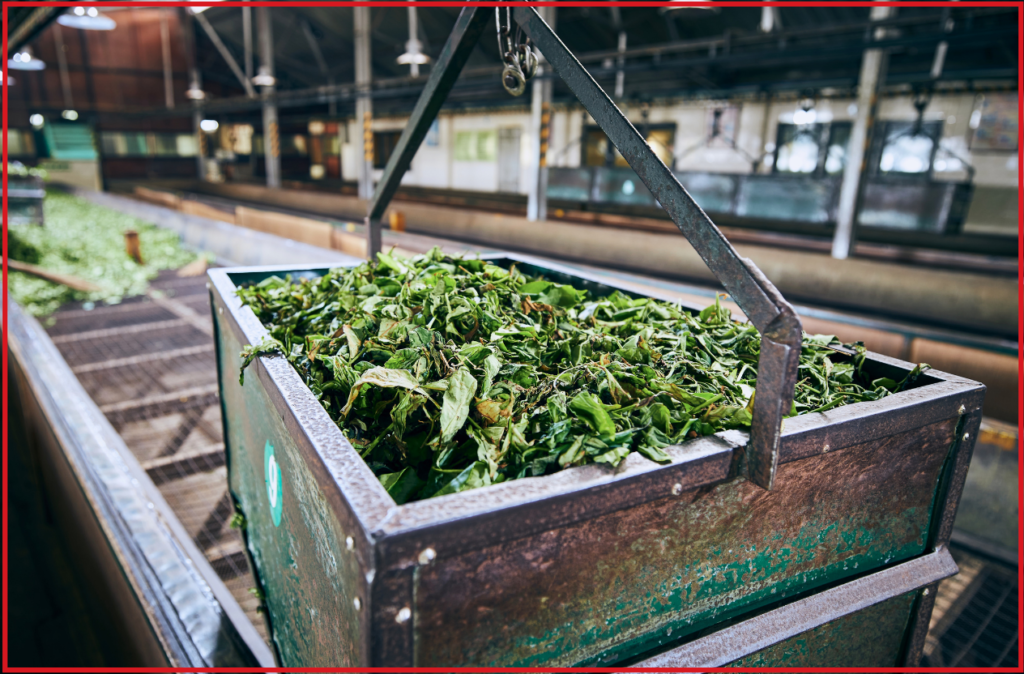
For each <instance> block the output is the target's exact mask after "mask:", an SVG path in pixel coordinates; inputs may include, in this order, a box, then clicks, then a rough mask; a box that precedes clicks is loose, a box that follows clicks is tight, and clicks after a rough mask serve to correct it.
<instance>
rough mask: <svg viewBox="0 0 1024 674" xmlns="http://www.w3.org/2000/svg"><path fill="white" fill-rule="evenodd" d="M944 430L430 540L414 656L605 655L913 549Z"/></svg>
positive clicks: (944, 447)
mask: <svg viewBox="0 0 1024 674" xmlns="http://www.w3.org/2000/svg"><path fill="white" fill-rule="evenodd" d="M955 424H956V419H950V420H948V421H945V422H941V423H938V424H934V425H932V426H928V427H925V428H922V429H916V430H912V431H907V432H904V433H901V434H897V435H894V436H891V437H890V438H887V439H886V440H884V441H875V442H870V443H865V444H862V445H856V446H853V447H848V448H844V449H842V450H838V451H834V452H830V453H828V454H823V455H820V456H817V457H811V458H808V459H805V460H803V461H797V462H790V463H788V464H785V465H783V466H780V468H779V473H778V486H779V488H778V489H775V490H772V491H771V492H766V491H764V490H761V489H759V488H758V487H756V486H755V485H753V484H751V483H750V482H747V481H745V480H743V479H742V478H738V477H733V479H731V480H729V481H725V482H720V483H719V484H717V485H714V486H706V487H702V488H698V489H691V490H688V491H685V492H682V493H681V494H679V495H678V496H676V497H672V496H670V497H669V498H665V499H662V500H659V501H654V502H648V503H645V504H643V505H640V506H637V507H633V508H628V509H622V510H618V511H616V512H612V513H609V514H607V515H603V516H597V517H592V518H589V519H587V520H583V521H580V522H578V523H575V524H572V525H567V526H561V527H557V528H550V529H549V530H547V531H545V532H543V533H540V534H538V535H536V536H532V537H528V538H519V539H516V540H511V541H508V542H506V543H502V544H498V545H493V546H488V547H485V548H482V549H477V550H474V551H472V552H467V553H464V554H461V555H457V556H452V555H450V553H449V551H448V549H447V548H446V547H444V546H442V545H437V544H433V545H432V546H431V547H433V549H434V550H435V551H436V558H435V560H434V561H433V562H432V563H430V564H429V565H425V566H421V567H420V568H419V573H418V575H417V581H418V582H417V584H416V588H415V598H416V599H415V603H416V618H417V623H416V631H417V637H418V642H417V654H416V655H417V659H416V664H418V665H423V666H442V665H444V664H450V663H454V662H459V663H466V664H474V665H481V666H484V665H488V666H489V665H496V664H499V663H500V664H508V665H512V666H520V665H521V666H556V665H557V666H562V665H580V664H596V663H602V664H603V663H606V662H615V661H617V660H618V659H621V658H624V657H631V656H634V655H636V654H638V653H642V652H645V651H647V650H650V649H651V648H653V647H656V646H658V645H660V644H661V643H664V642H666V641H669V640H671V639H672V638H678V637H679V636H682V635H685V634H687V633H691V632H693V631H695V630H699V629H703V628H706V627H708V626H710V625H712V624H714V623H715V622H717V621H720V620H723V619H725V618H727V617H730V616H732V615H737V614H738V613H741V612H745V611H749V610H752V609H754V608H757V607H758V606H761V605H764V604H765V603H769V602H774V601H778V600H781V599H784V598H786V597H788V596H792V595H793V594H794V593H797V592H803V591H807V590H809V589H812V588H814V587H816V586H820V585H823V584H825V583H829V582H835V581H837V580H840V579H842V578H845V577H850V576H853V575H856V574H860V573H863V572H865V571H867V570H870V569H872V568H878V567H881V566H884V565H886V564H890V563H893V562H896V561H898V560H901V559H909V558H911V557H913V556H915V555H919V554H922V553H923V552H925V550H926V548H925V544H926V541H927V538H928V533H929V524H930V518H929V514H930V510H931V504H932V501H933V498H934V494H935V485H936V483H937V482H938V479H939V474H940V472H941V469H942V466H943V464H944V463H945V461H946V458H947V451H948V448H949V445H950V442H951V439H952V434H953V428H954V427H955ZM894 484H899V485H900V488H899V489H891V488H890V486H891V485H894ZM524 515H525V513H524ZM513 518H515V516H514V515H513ZM492 526H494V524H492ZM499 526H500V525H499ZM477 531H478V529H477V528H476V527H473V526H465V527H463V535H464V536H465V537H467V538H474V537H475V536H476V535H477ZM422 539H423V540H424V542H429V541H433V539H432V538H431V537H429V535H424V536H423V537H422ZM569 560H586V565H585V567H586V568H585V571H584V569H581V568H580V567H579V566H578V565H577V564H574V563H568V562H569Z"/></svg>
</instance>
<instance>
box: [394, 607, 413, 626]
mask: <svg viewBox="0 0 1024 674" xmlns="http://www.w3.org/2000/svg"><path fill="white" fill-rule="evenodd" d="M411 617H412V611H410V610H409V607H408V606H403V607H402V608H400V609H398V615H396V616H395V622H396V623H398V624H402V623H404V622H406V621H407V620H409V618H411Z"/></svg>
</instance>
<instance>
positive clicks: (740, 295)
mask: <svg viewBox="0 0 1024 674" xmlns="http://www.w3.org/2000/svg"><path fill="white" fill-rule="evenodd" d="M514 16H515V20H516V23H518V24H519V26H520V27H521V28H522V29H523V31H524V32H525V33H526V34H527V35H528V36H529V37H530V40H531V41H532V42H533V44H534V45H535V46H536V47H537V49H539V50H540V52H541V53H542V54H543V55H544V56H545V58H546V59H547V60H548V63H550V64H551V66H552V67H554V69H555V72H557V73H558V74H559V76H560V77H561V78H562V79H563V80H564V81H565V83H566V84H567V85H568V86H569V89H571V90H572V92H573V93H574V94H575V95H576V97H577V98H578V99H579V101H580V103H582V104H583V107H585V108H586V109H587V112H589V113H590V115H591V116H592V117H593V118H594V121H595V122H597V124H598V126H600V127H601V129H602V130H604V132H605V134H606V135H607V136H608V139H609V140H610V141H611V142H612V144H613V145H615V147H616V148H617V149H618V150H619V152H620V153H621V154H622V156H623V157H624V158H625V159H626V161H627V162H628V163H629V165H630V166H631V167H632V168H633V170H634V171H635V172H636V174H637V176H639V177H640V180H641V181H643V183H644V185H646V186H647V189H649V190H650V191H651V193H652V194H653V195H654V197H655V198H656V199H657V200H658V203H660V204H661V206H662V208H664V209H665V211H666V212H667V213H668V215H669V217H670V218H672V221H673V222H675V223H676V226H677V227H679V230H680V231H681V232H682V233H683V235H684V236H685V237H686V238H687V239H688V240H689V241H690V244H691V245H692V246H693V247H694V249H695V250H696V251H697V253H698V254H699V255H700V256H701V259H703V260H704V263H705V264H707V266H708V268H709V269H711V271H712V272H714V274H715V276H716V277H718V280H719V281H721V283H722V285H723V286H724V287H725V289H726V291H727V292H728V293H729V294H730V295H731V296H732V298H733V299H734V300H735V301H736V303H737V304H738V305H739V306H740V309H742V310H743V312H744V313H745V314H746V315H747V317H748V318H749V319H750V321H751V323H753V324H754V327H756V328H757V330H758V332H760V333H761V353H760V356H759V357H758V365H757V386H756V389H755V396H754V413H753V420H752V422H751V428H750V442H749V443H748V445H747V453H746V468H745V470H746V474H747V476H748V477H749V479H750V480H751V481H752V482H754V483H755V484H757V485H759V486H761V487H763V488H765V489H771V488H772V484H773V483H774V481H775V469H776V467H777V465H778V461H779V441H780V438H781V435H782V420H783V417H784V415H785V414H786V413H787V412H788V411H789V409H790V406H791V405H792V402H793V391H794V388H795V387H796V375H797V365H798V364H799V359H800V343H801V337H802V330H801V325H800V319H799V318H797V316H796V313H795V312H794V311H793V307H791V306H790V305H789V303H788V302H786V300H785V299H784V298H783V297H782V295H781V293H779V291H778V290H777V289H776V288H775V286H774V285H772V283H771V281H769V280H768V279H767V278H766V277H765V275H764V274H763V273H761V270H760V269H758V268H757V266H756V265H754V263H753V262H751V261H750V260H749V259H747V258H743V257H740V256H739V254H738V253H737V252H736V249H735V248H733V247H732V244H731V243H729V241H728V240H727V239H726V238H725V236H723V235H722V232H721V231H720V230H719V229H718V227H716V226H715V223H713V222H712V221H711V219H710V218H709V217H708V216H707V214H706V213H705V212H704V211H703V210H702V209H701V208H700V206H698V205H697V203H696V202H695V201H694V200H693V198H692V197H691V196H690V195H689V194H688V193H687V192H686V190H685V189H684V188H683V186H682V185H681V184H680V183H679V180H677V179H676V177H675V175H674V174H673V173H672V171H671V170H670V169H669V168H668V167H667V166H665V164H664V163H663V162H662V161H661V160H660V159H659V158H658V156H657V155H656V154H654V151H653V150H651V148H650V146H649V145H648V144H647V141H645V140H644V138H643V136H641V135H640V133H639V132H638V131H637V130H636V128H634V127H633V125H632V124H631V123H630V122H629V120H628V119H626V117H625V116H624V115H623V114H622V111H621V110H619V108H618V107H617V106H616V105H615V103H614V102H613V101H612V100H611V99H610V98H609V97H608V95H607V94H606V93H605V92H604V90H603V89H601V87H600V86H599V85H598V84H597V82H596V81H594V78H593V77H591V76H590V73H589V72H587V70H586V68H584V67H583V65H582V64H581V63H580V62H579V61H578V60H577V59H576V57H575V56H573V55H572V52H570V51H569V50H568V48H566V46H565V45H564V44H563V43H562V41H561V40H560V39H558V36H557V35H555V33H554V31H552V30H551V27H550V26H548V25H547V23H545V22H544V20H543V19H542V18H541V17H540V15H539V14H538V13H537V11H536V10H535V9H533V8H531V7H528V6H525V5H524V6H522V7H517V8H516V9H515V11H514ZM487 18H488V17H487V12H485V11H480V12H478V11H477V8H476V7H466V8H465V9H463V10H462V12H461V13H460V14H459V18H458V19H457V20H456V22H455V28H454V29H453V30H452V34H451V36H450V37H449V38H448V42H446V43H445V46H444V49H443V50H442V52H441V56H440V57H439V58H438V60H437V64H436V65H435V67H434V69H433V70H432V72H431V74H430V78H429V79H428V81H427V84H426V86H425V87H424V90H423V94H422V95H421V96H420V99H419V101H418V102H417V103H416V107H415V109H414V110H413V114H412V116H411V118H410V119H409V123H408V124H407V125H406V128H405V130H404V131H403V132H402V137H401V138H400V139H399V141H398V145H397V146H396V148H395V152H394V153H393V154H392V156H391V159H390V160H389V161H388V165H387V168H385V169H384V175H383V176H382V178H381V181H380V182H379V183H378V185H377V190H376V193H375V195H374V198H373V200H372V201H371V203H370V206H369V213H368V215H367V218H366V224H367V238H368V242H369V245H368V247H367V249H368V253H369V255H370V256H371V257H372V256H373V255H374V254H375V253H376V252H377V251H379V250H380V218H381V217H382V216H383V214H384V211H385V209H386V208H387V205H388V202H389V201H390V200H391V197H392V196H393V195H394V193H395V190H397V189H398V184H399V182H400V181H401V177H402V176H403V175H404V174H405V171H406V170H407V169H408V167H409V164H410V163H411V162H412V158H413V156H414V155H415V154H416V150H417V149H418V148H419V145H420V143H421V142H422V140H423V137H424V136H425V135H426V132H427V129H428V128H429V126H430V124H431V122H433V120H434V118H435V117H436V116H437V112H438V111H439V110H440V108H441V104H442V103H443V102H444V100H445V98H447V96H448V92H449V91H451V88H452V86H453V85H454V84H455V80H456V79H457V78H458V74H459V71H460V70H461V69H462V67H463V65H465V62H466V60H467V59H468V57H469V53H470V52H471V51H472V49H473V47H474V46H475V45H476V42H477V40H478V39H479V37H480V35H481V34H482V33H483V30H484V25H485V24H486V22H487Z"/></svg>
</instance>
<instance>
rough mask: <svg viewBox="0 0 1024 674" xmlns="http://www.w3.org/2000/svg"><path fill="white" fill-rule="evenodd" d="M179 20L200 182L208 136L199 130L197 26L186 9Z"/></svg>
mask: <svg viewBox="0 0 1024 674" xmlns="http://www.w3.org/2000/svg"><path fill="white" fill-rule="evenodd" d="M178 18H179V21H180V22H181V38H182V41H183V43H184V48H185V59H186V60H187V61H188V91H186V92H185V96H186V98H188V99H189V100H190V101H192V132H193V133H194V134H195V137H196V175H197V176H198V177H199V179H200V180H202V179H204V178H205V177H206V162H205V159H206V136H204V135H203V130H202V129H201V128H199V123H200V122H201V121H202V120H203V108H202V105H203V103H202V102H203V99H204V98H206V94H205V93H203V80H202V75H200V73H199V65H198V61H197V60H196V33H195V30H196V25H195V21H194V20H193V18H192V13H191V12H190V11H189V10H188V9H187V8H185V7H179V8H178Z"/></svg>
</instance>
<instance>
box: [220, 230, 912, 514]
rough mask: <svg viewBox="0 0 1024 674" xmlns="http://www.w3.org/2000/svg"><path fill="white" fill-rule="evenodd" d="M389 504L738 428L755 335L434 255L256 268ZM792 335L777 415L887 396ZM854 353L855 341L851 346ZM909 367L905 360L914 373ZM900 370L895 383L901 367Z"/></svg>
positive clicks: (298, 364) (269, 320) (289, 344)
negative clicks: (787, 394)
mask: <svg viewBox="0 0 1024 674" xmlns="http://www.w3.org/2000/svg"><path fill="white" fill-rule="evenodd" d="M238 295H239V297H240V299H241V300H242V302H243V303H244V304H246V305H248V306H249V307H251V308H252V310H253V311H254V312H255V313H256V315H257V316H258V317H259V319H260V320H261V321H262V322H263V324H264V325H265V326H266V327H267V329H268V330H269V332H270V334H271V337H272V339H268V340H267V341H265V342H264V343H263V344H260V345H256V346H253V347H248V348H247V349H246V350H245V351H243V353H242V356H243V357H244V365H243V367H242V376H243V377H244V370H245V367H246V366H247V365H248V364H249V363H250V362H251V361H252V360H253V359H254V358H255V357H256V356H257V355H260V354H269V353H281V354H284V355H285V356H286V357H287V359H288V361H289V362H290V363H291V364H292V365H293V366H294V367H295V369H296V370H297V371H298V373H299V374H300V375H301V377H302V378H303V380H304V381H305V382H306V383H307V384H308V385H309V388H310V389H311V390H312V391H313V395H315V396H316V397H317V399H318V400H319V401H320V402H321V404H322V405H323V406H324V408H325V409H326V410H327V412H328V413H329V414H330V416H331V418H332V419H334V420H335V421H336V422H337V424H338V425H339V426H340V427H341V429H342V430H343V431H344V432H345V434H346V436H347V437H348V439H349V441H350V442H351V443H352V445H353V446H354V447H355V448H356V449H357V450H358V451H359V453H360V454H361V455H362V456H363V458H364V459H365V460H366V462H367V463H368V465H369V466H370V468H371V469H372V470H373V471H374V473H375V474H376V475H377V476H378V477H379V479H380V481H381V482H382V483H383V485H384V486H385V488H386V489H387V490H388V493H389V494H391V496H392V497H393V498H394V499H395V500H396V501H397V502H398V503H405V502H407V501H411V500H416V499H423V498H429V497H432V496H439V495H442V494H449V493H453V492H458V491H463V490H466V489H472V488H475V487H480V486H484V485H488V484H494V483H498V482H502V481H505V480H513V479H518V478H522V477H528V476H536V475H543V474H545V473H551V472H554V471H557V470H560V469H562V468H566V467H568V466H575V465H580V464H585V463H601V464H606V465H609V466H615V465H618V464H619V462H621V461H622V460H623V459H624V458H625V457H626V456H628V455H629V454H630V453H631V452H639V453H640V454H642V455H643V456H646V457H647V458H649V459H651V460H652V461H657V462H665V461H668V460H669V457H668V455H666V454H665V452H664V451H663V450H664V448H665V447H667V446H669V445H672V444H676V443H680V442H682V441H684V440H685V439H687V438H693V437H696V436H701V435H709V434H711V433H715V432H717V431H720V430H722V429H727V428H743V427H748V426H749V425H750V419H751V410H752V404H751V401H752V398H753V393H754V385H755V379H756V376H757V371H756V367H757V357H758V351H759V348H760V337H759V335H758V333H757V331H756V330H755V329H754V327H753V326H752V325H750V324H743V323H738V322H734V321H732V320H731V318H730V313H729V310H728V309H727V308H725V307H722V306H721V304H720V303H719V302H718V301H717V300H716V302H715V304H713V305H711V306H709V307H708V308H707V309H705V310H704V311H702V312H700V314H699V315H694V314H691V313H690V312H688V311H685V310H682V309H681V308H680V307H678V306H675V305H672V304H670V303H667V302H662V301H657V300H651V299H634V298H632V297H629V296H627V295H624V294H622V293H620V292H618V291H616V292H613V293H612V294H611V295H608V296H606V297H590V296H589V295H588V293H587V292H586V291H584V290H579V289H577V288H575V287H573V286H570V285H559V284H557V283H552V282H550V281H547V280H544V279H543V278H538V277H532V276H527V275H525V274H523V273H522V272H520V271H519V270H518V269H516V268H515V267H512V268H511V269H505V268H502V267H498V266H495V265H493V264H490V263H488V262H487V261H484V260H475V259H465V258H456V257H450V256H448V255H446V254H444V253H442V252H441V251H440V250H439V249H436V248H435V249H434V250H432V251H431V252H429V253H426V254H424V255H419V256H416V257H414V258H412V259H399V258H396V257H393V256H391V255H388V254H384V253H382V254H380V255H379V263H378V264H376V265H370V264H366V263H364V264H362V265H360V266H358V267H355V268H341V269H334V270H332V271H331V272H330V273H328V274H327V275H325V276H323V277H321V278H319V279H316V280H308V279H305V278H301V279H296V280H292V279H290V278H285V279H282V278H279V277H276V276H274V277H270V278H268V279H266V280H264V281H263V282H261V283H258V284H255V285H250V286H248V287H243V288H240V289H239V290H238ZM830 344H838V342H837V341H836V340H835V338H834V337H832V336H830V335H828V336H823V335H818V336H805V339H804V346H803V351H802V354H801V359H800V369H799V384H798V385H797V387H796V402H795V404H794V409H793V413H794V414H800V413H806V412H814V411H821V410H826V409H830V408H833V407H837V406H839V405H844V404H847V403H853V402H858V401H863V400H876V399H878V398H881V397H884V396H887V395H890V394H891V393H893V392H894V391H897V390H899V389H900V388H902V387H903V386H905V385H906V383H908V382H907V381H904V382H900V383H897V382H895V381H892V380H890V379H877V380H875V381H867V380H865V379H864V377H863V376H862V374H861V372H860V367H859V363H862V362H863V355H861V356H860V357H857V358H853V359H850V358H847V357H846V356H843V355H841V354H839V353H837V352H836V351H835V350H834V349H832V348H830V346H829V345H830ZM861 350H862V348H861ZM915 372H917V371H915ZM908 379H909V378H908Z"/></svg>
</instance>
